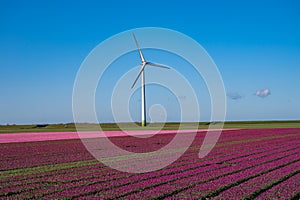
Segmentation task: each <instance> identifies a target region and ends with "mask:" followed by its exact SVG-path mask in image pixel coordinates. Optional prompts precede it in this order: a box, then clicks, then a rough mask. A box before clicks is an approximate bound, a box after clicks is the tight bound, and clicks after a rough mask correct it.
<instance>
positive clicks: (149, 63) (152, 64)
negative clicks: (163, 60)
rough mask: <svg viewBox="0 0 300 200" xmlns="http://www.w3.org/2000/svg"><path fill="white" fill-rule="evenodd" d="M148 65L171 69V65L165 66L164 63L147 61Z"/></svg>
mask: <svg viewBox="0 0 300 200" xmlns="http://www.w3.org/2000/svg"><path fill="white" fill-rule="evenodd" d="M147 65H151V66H154V67H161V68H165V69H170V67H167V66H164V65H159V64H155V63H152V62H147Z"/></svg>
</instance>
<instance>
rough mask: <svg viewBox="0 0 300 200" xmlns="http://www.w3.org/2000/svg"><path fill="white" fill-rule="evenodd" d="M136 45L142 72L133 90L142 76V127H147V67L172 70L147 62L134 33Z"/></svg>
mask: <svg viewBox="0 0 300 200" xmlns="http://www.w3.org/2000/svg"><path fill="white" fill-rule="evenodd" d="M132 35H133V38H134V41H135V44H136V46H137V49H138V51H139V54H140V58H141V70H140V71H139V73H138V75H137V77H136V79H135V80H134V82H133V84H132V86H131V88H133V87H134V85H135V83H136V82H137V80H138V79H139V77H140V76H141V75H142V126H146V97H145V67H146V65H150V66H153V67H161V68H165V69H170V68H169V67H167V66H164V65H160V64H156V63H152V62H147V61H146V60H145V58H144V56H143V53H142V50H141V49H140V45H139V43H138V41H137V39H136V37H135V35H134V33H132Z"/></svg>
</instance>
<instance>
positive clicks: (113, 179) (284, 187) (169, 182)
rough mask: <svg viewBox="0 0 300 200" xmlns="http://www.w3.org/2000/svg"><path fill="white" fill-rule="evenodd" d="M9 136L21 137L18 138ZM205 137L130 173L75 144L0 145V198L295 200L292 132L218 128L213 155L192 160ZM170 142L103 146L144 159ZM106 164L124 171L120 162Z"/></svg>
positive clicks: (298, 176) (297, 154) (124, 139)
mask: <svg viewBox="0 0 300 200" xmlns="http://www.w3.org/2000/svg"><path fill="white" fill-rule="evenodd" d="M17 134H19V135H17V136H18V137H19V138H22V133H17ZM39 134H44V133H39ZM179 134H190V133H189V131H185V132H182V133H179ZM205 134H206V132H205V131H199V132H198V133H197V135H196V137H195V139H194V141H193V143H192V145H191V146H190V147H189V148H188V150H187V151H186V152H185V153H184V154H183V155H182V156H181V157H180V158H179V159H178V160H177V161H175V162H174V163H172V164H170V165H168V166H166V167H165V168H163V169H160V170H157V171H152V172H148V173H138V174H135V173H126V172H121V171H118V170H115V169H111V168H109V167H107V166H106V165H104V164H103V163H101V162H99V161H98V160H97V159H95V158H94V157H93V156H92V155H91V154H90V153H89V151H87V150H86V148H85V146H84V145H83V143H82V141H81V140H80V139H78V138H74V137H69V138H65V139H62V138H61V137H58V138H57V140H55V139H53V138H52V139H51V140H47V139H43V140H39V141H26V140H24V141H22V140H20V141H16V142H14V141H12V140H7V142H5V140H2V141H1V144H0V160H1V161H0V199H299V198H300V129H299V128H276V129H275V128H268V129H236V130H235V129H231V130H226V129H225V130H223V131H222V134H221V137H220V138H219V141H218V143H217V144H216V146H215V147H214V149H213V150H212V151H211V152H210V153H209V154H208V155H207V156H206V157H204V158H201V159H200V158H199V157H198V153H199V150H200V147H201V145H202V143H203V139H204V137H205ZM7 135H9V134H7ZM174 135H175V133H173V132H172V131H169V132H168V133H164V134H157V135H155V136H153V137H149V138H136V137H131V136H114V137H111V138H110V140H111V141H112V142H113V143H114V144H116V145H118V146H119V147H120V148H122V149H125V150H128V151H132V152H151V151H155V150H158V149H160V148H162V147H164V146H165V145H167V144H168V143H169V142H170V141H171V140H172V139H173V138H174ZM3 137H4V136H3ZM171 153H172V151H168V152H164V154H163V155H162V156H164V157H165V156H168V155H169V154H171ZM108 159H109V160H110V161H111V162H116V161H117V160H120V159H122V162H123V163H124V165H126V163H127V164H132V163H129V161H128V162H126V161H127V160H126V157H125V158H124V157H122V158H120V157H118V158H116V157H113V156H112V157H110V158H108ZM130 162H132V161H130ZM136 162H138V160H137V161H136Z"/></svg>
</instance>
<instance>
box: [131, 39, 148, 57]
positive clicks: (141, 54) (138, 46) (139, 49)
mask: <svg viewBox="0 0 300 200" xmlns="http://www.w3.org/2000/svg"><path fill="white" fill-rule="evenodd" d="M132 35H133V38H134V41H135V44H136V46H137V48H138V51H139V54H140V58H141V60H142V62H145V59H144V56H143V53H142V51H141V48H140V45H139V43H138V41H137V39H136V37H135V35H134V33H132Z"/></svg>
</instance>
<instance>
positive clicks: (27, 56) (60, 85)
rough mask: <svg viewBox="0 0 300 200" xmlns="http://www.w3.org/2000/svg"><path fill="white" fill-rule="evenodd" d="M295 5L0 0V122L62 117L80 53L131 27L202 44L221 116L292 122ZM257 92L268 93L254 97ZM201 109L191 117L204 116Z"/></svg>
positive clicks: (299, 51) (68, 115)
mask: <svg viewBox="0 0 300 200" xmlns="http://www.w3.org/2000/svg"><path fill="white" fill-rule="evenodd" d="M140 6H141V7H140ZM299 9H300V3H299V2H298V1H258V0H255V1H223V2H219V1H184V2H172V1H157V0H154V1H145V2H144V3H142V4H141V1H105V2H104V1H76V2H73V1H65V2H61V1H44V2H41V1H5V0H3V1H1V2H0V27H1V29H0V30H1V31H0V69H1V73H0V92H1V95H0V124H7V123H10V124H13V123H16V124H30V123H59V122H71V121H72V120H73V118H72V90H73V84H74V81H75V78H76V73H77V71H78V69H79V67H80V65H81V63H82V62H83V60H84V59H85V57H86V56H87V55H88V54H89V52H90V51H91V50H92V49H93V48H94V47H95V46H96V45H98V44H99V43H100V42H102V41H103V40H105V39H107V38H108V37H111V36H112V35H115V34H117V33H119V32H122V31H126V30H128V29H133V28H138V27H165V28H169V29H173V30H176V31H179V32H182V33H184V34H186V35H188V36H190V37H192V38H193V39H195V40H196V41H197V42H198V43H200V44H201V45H202V46H203V47H204V48H205V49H206V51H207V52H208V53H209V54H210V56H211V57H212V58H213V60H214V61H215V63H216V65H217V66H218V68H219V71H220V73H221V75H222V77H223V81H224V85H225V89H226V92H227V93H228V98H227V120H263V119H299V118H300V104H299V102H300V93H299V86H300V80H299V75H300V56H299V55H300V13H299ZM145 53H146V52H145ZM150 53H151V52H150ZM188 78H189V77H188ZM191 79H192V77H191ZM262 89H269V90H270V91H271V94H270V95H268V96H266V97H259V96H256V95H254V94H255V93H256V91H258V90H262ZM150 90H151V89H150ZM200 94H201V91H200V92H199V94H197V95H199V96H200ZM136 98H137V99H136V101H138V97H136ZM149 101H150V102H149V103H151V101H153V103H155V102H156V101H158V100H157V99H155V96H154V97H153V99H152V100H149ZM97 106H99V107H101V105H97ZM149 106H150V105H149ZM201 106H203V107H204V108H205V107H206V106H205V104H204V105H201ZM131 107H133V108H132V109H133V112H136V113H133V115H134V116H133V118H134V119H137V118H138V113H139V110H138V109H136V110H135V109H134V106H131ZM175 108H176V106H174V109H175ZM170 110H172V108H170ZM203 110H204V115H203V118H201V120H207V119H209V117H208V116H205V115H206V111H205V109H203ZM99 112H101V109H100V110H99ZM174 115H176V113H175V114H174ZM111 120H112V119H111V117H110V116H109V115H107V116H105V115H102V118H101V121H111ZM169 120H173V119H169Z"/></svg>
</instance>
